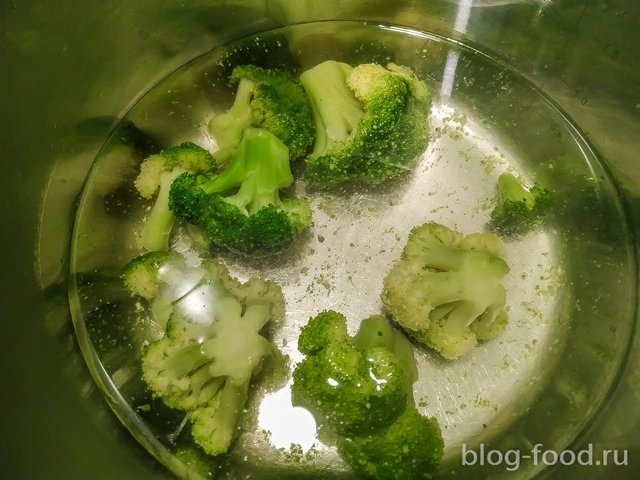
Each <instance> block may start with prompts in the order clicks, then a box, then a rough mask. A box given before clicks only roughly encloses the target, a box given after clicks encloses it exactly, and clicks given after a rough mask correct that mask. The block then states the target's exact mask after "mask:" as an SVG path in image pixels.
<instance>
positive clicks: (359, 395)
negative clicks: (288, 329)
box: [292, 311, 415, 434]
mask: <svg viewBox="0 0 640 480" xmlns="http://www.w3.org/2000/svg"><path fill="white" fill-rule="evenodd" d="M365 325H367V326H365V327H364V328H365V329H366V328H371V327H372V326H373V324H369V323H368V324H365ZM389 328H390V327H389ZM363 335H365V336H367V337H368V338H372V337H373V336H374V335H372V334H363ZM298 348H299V350H300V351H302V352H307V354H306V358H305V359H304V360H303V361H301V362H300V363H299V364H298V365H297V367H296V369H295V371H294V373H293V387H292V396H293V399H294V402H296V403H297V404H300V405H303V406H305V407H306V408H308V409H309V410H310V411H311V412H312V413H313V414H314V415H315V416H316V418H317V419H318V421H319V423H320V424H321V425H326V426H328V427H330V428H331V429H333V430H334V431H335V432H338V433H340V434H366V433H368V432H371V431H374V430H376V429H379V428H382V427H384V426H387V425H389V424H390V423H391V422H393V421H394V420H395V419H396V418H397V417H398V415H400V413H402V411H403V410H404V409H405V408H406V407H407V404H408V403H409V400H410V397H409V391H410V388H409V387H410V386H411V384H412V380H413V379H412V378H411V373H407V372H406V371H405V365H404V363H403V361H404V360H406V359H400V358H398V356H397V355H396V353H395V352H394V351H393V350H392V349H390V348H387V345H386V344H385V345H377V344H375V343H371V344H370V343H369V342H361V343H360V344H358V342H357V341H356V340H355V339H354V338H352V337H349V336H348V335H347V329H346V319H345V317H344V316H343V315H342V314H340V313H337V312H334V311H326V312H322V313H320V314H319V315H317V316H316V317H314V318H312V319H311V320H310V321H309V323H308V324H307V325H306V326H305V327H303V328H302V331H301V333H300V337H299V341H298ZM412 360H413V359H412ZM413 366H414V367H415V363H414V364H413Z"/></svg>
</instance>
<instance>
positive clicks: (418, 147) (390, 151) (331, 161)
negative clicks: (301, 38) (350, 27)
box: [300, 60, 431, 187]
mask: <svg viewBox="0 0 640 480" xmlns="http://www.w3.org/2000/svg"><path fill="white" fill-rule="evenodd" d="M300 82H301V83H302V85H303V86H304V88H305V89H306V91H307V94H308V95H309V98H310V99H311V104H312V106H313V112H314V116H315V121H316V142H315V145H314V149H313V152H312V153H311V155H309V156H308V157H307V159H306V163H307V170H306V172H305V179H306V180H307V181H308V182H309V183H310V184H311V185H314V186H316V187H327V186H328V187H333V186H336V185H340V184H343V183H345V182H347V181H356V182H363V183H366V184H371V185H377V184H380V183H382V182H384V181H385V180H388V179H390V178H392V177H395V176H397V175H399V174H400V173H402V172H405V171H407V170H410V169H411V167H412V166H413V163H414V161H415V159H416V158H417V157H418V156H419V155H420V154H421V153H422V152H423V151H424V149H425V147H426V145H427V143H428V141H429V124H428V115H429V109H430V106H431V95H430V92H429V90H428V88H427V86H426V85H425V84H424V83H423V82H422V81H420V80H419V79H418V78H417V77H416V75H415V74H414V72H413V71H412V70H410V69H409V68H408V67H403V66H398V65H395V64H389V65H387V67H386V68H385V67H383V66H381V65H378V64H373V63H371V64H362V65H358V66H356V67H355V68H354V67H352V66H351V65H348V64H346V63H342V62H336V61H331V60H330V61H325V62H323V63H320V64H318V65H316V66H315V67H313V68H311V69H309V70H307V71H305V72H303V73H302V75H301V76H300Z"/></svg>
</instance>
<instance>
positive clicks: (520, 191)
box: [489, 172, 553, 236]
mask: <svg viewBox="0 0 640 480" xmlns="http://www.w3.org/2000/svg"><path fill="white" fill-rule="evenodd" d="M496 202H497V205H496V207H495V208H494V209H493V211H492V212H491V222H490V225H489V226H490V228H491V229H492V230H494V231H496V232H498V233H500V234H502V235H507V236H515V235H521V234H523V233H526V232H528V231H529V230H531V229H533V228H535V227H536V226H538V225H539V224H540V223H541V222H542V221H543V219H544V218H545V217H546V216H547V215H548V214H549V213H550V212H551V210H552V207H553V194H552V193H551V192H550V191H549V190H547V189H546V188H543V187H541V186H540V185H538V184H537V183H536V184H534V185H533V186H532V187H531V188H526V187H525V186H524V184H523V182H522V180H521V179H520V178H518V177H516V176H515V175H513V174H512V173H509V172H505V173H503V174H501V175H500V176H499V177H498V196H497V199H496Z"/></svg>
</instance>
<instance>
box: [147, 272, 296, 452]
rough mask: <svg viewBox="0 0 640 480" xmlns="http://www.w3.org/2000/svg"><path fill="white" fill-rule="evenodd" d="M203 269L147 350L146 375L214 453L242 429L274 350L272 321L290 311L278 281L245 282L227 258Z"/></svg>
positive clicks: (204, 446) (223, 449)
mask: <svg viewBox="0 0 640 480" xmlns="http://www.w3.org/2000/svg"><path fill="white" fill-rule="evenodd" d="M196 270H198V271H200V272H202V275H203V276H202V280H201V281H200V283H199V284H198V285H197V286H195V287H193V288H192V289H191V290H190V291H189V292H187V293H186V294H184V295H183V296H181V297H180V298H179V299H178V300H177V301H175V302H174V303H173V312H172V314H171V317H170V318H169V321H168V323H167V327H166V334H165V335H164V337H162V338H161V339H159V340H157V341H155V342H152V343H150V344H149V345H148V347H147V348H146V349H145V351H144V353H143V358H142V371H143V378H144V380H145V381H146V383H147V385H148V386H149V388H150V390H151V392H152V393H153V395H154V396H156V397H160V398H161V399H162V400H163V402H164V403H165V404H166V405H168V406H169V407H172V408H175V409H179V410H183V411H184V412H185V413H186V415H187V418H188V419H189V421H190V422H191V432H192V435H193V438H194V440H195V441H196V443H197V444H198V445H200V447H202V449H203V450H204V451H205V452H206V453H208V454H210V455H218V454H221V453H224V452H226V451H227V450H228V448H229V446H230V445H231V443H232V441H233V440H234V438H235V437H236V436H237V435H238V433H239V429H240V427H239V426H238V420H239V418H240V415H241V414H242V412H243V409H244V408H245V404H246V402H247V399H248V396H249V385H250V383H251V380H252V378H253V377H254V376H255V375H256V374H257V373H258V372H259V371H260V368H261V367H262V365H263V362H264V361H265V360H266V359H267V358H270V357H271V355H272V354H273V353H275V346H274V345H273V344H272V343H271V342H270V341H269V340H268V339H267V338H266V337H265V336H264V335H265V334H267V333H266V330H268V327H265V325H267V323H269V322H271V323H273V322H278V321H280V320H281V319H282V318H283V316H284V299H283V296H282V292H281V290H280V287H278V285H276V284H275V283H273V282H268V281H262V280H258V279H251V280H249V281H248V282H246V283H244V284H241V283H239V282H238V281H236V280H235V279H233V278H231V277H230V276H229V273H228V271H227V269H226V267H224V266H223V265H222V264H220V263H218V262H216V261H213V260H209V261H205V262H204V263H203V265H202V266H201V267H198V268H197V269H196Z"/></svg>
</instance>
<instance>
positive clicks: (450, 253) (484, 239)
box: [382, 223, 509, 359]
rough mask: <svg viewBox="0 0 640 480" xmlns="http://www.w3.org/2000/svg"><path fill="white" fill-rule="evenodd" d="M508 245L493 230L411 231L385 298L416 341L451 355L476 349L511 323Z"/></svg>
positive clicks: (386, 285)
mask: <svg viewBox="0 0 640 480" xmlns="http://www.w3.org/2000/svg"><path fill="white" fill-rule="evenodd" d="M505 256H506V255H505V251H504V245H503V244H502V241H501V240H500V238H499V237H497V236H496V235H494V234H491V233H475V234H471V235H469V236H467V237H464V236H463V235H462V234H461V233H459V232H456V231H454V230H451V229H449V228H447V227H445V226H443V225H439V224H437V223H426V224H424V225H422V226H419V227H416V228H414V229H413V230H412V231H411V233H410V234H409V238H408V240H407V244H406V246H405V248H404V251H403V252H402V257H401V258H400V260H399V261H398V262H397V263H396V264H395V265H394V266H393V268H392V269H391V270H390V271H389V272H388V273H387V275H386V277H385V279H384V287H383V292H382V301H383V303H384V305H385V307H386V308H387V310H388V311H389V313H390V314H391V315H392V316H393V318H394V319H395V321H396V322H398V324H399V325H400V326H401V327H402V328H403V329H404V330H405V331H406V332H407V333H409V334H410V335H411V336H412V337H414V338H415V339H416V340H418V341H420V342H423V343H425V344H427V345H429V346H430V347H432V348H433V349H435V350H437V351H438V352H439V353H440V354H441V355H442V356H443V357H445V358H448V359H455V358H458V357H460V356H462V355H464V354H466V353H467V352H469V351H470V350H472V349H473V348H474V347H475V345H476V344H477V342H478V341H479V340H488V339H490V338H493V337H495V336H496V335H498V334H499V333H500V332H501V331H502V330H504V328H505V326H506V324H507V313H506V311H505V305H506V294H505V289H504V287H503V286H502V279H503V277H504V276H505V275H506V274H507V273H508V272H509V267H508V266H507V263H506V261H505Z"/></svg>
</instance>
